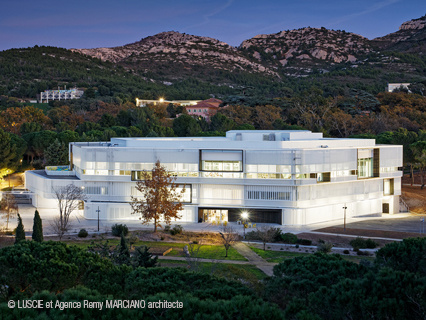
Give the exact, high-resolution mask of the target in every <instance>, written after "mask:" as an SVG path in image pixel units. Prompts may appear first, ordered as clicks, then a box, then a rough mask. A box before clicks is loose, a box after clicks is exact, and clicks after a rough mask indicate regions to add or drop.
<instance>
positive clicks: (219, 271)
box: [159, 260, 266, 283]
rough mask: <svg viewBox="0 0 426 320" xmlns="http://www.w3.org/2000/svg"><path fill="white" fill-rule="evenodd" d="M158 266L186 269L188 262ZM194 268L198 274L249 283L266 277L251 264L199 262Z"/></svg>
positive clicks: (164, 261)
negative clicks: (202, 273) (207, 274)
mask: <svg viewBox="0 0 426 320" xmlns="http://www.w3.org/2000/svg"><path fill="white" fill-rule="evenodd" d="M159 265H160V266H164V267H183V268H188V262H187V261H182V260H159ZM196 268H197V270H198V271H200V272H204V273H209V274H213V275H216V276H218V277H223V278H227V279H230V280H231V279H232V280H245V281H248V282H251V283H255V282H257V281H258V280H263V279H264V278H265V277H266V274H265V273H263V271H261V270H259V269H258V268H256V267H255V266H254V265H251V264H232V263H214V262H199V263H198V264H197V266H196ZM189 269H191V268H189Z"/></svg>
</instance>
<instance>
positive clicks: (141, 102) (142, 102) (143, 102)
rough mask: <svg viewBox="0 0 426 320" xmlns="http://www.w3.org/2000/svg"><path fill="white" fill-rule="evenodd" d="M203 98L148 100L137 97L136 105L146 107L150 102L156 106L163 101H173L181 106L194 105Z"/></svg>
mask: <svg viewBox="0 0 426 320" xmlns="http://www.w3.org/2000/svg"><path fill="white" fill-rule="evenodd" d="M200 101H201V100H164V99H163V98H160V99H158V100H147V99H138V98H136V107H146V106H147V105H148V104H152V105H154V106H156V105H157V104H162V103H167V104H169V103H172V104H175V105H179V106H184V107H185V106H193V105H196V104H197V103H198V102H200Z"/></svg>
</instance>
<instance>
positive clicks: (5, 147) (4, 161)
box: [0, 129, 16, 179]
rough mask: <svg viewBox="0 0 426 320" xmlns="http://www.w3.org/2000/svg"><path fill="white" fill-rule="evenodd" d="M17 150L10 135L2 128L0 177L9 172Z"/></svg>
mask: <svg viewBox="0 0 426 320" xmlns="http://www.w3.org/2000/svg"><path fill="white" fill-rule="evenodd" d="M15 151H16V148H15V146H14V145H13V144H12V141H11V138H10V135H9V134H8V133H7V132H4V131H3V130H2V129H0V179H2V178H3V176H5V175H7V174H9V166H10V165H11V164H12V162H13V159H14V157H15V156H16V154H15Z"/></svg>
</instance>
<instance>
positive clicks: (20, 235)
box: [15, 213, 25, 244]
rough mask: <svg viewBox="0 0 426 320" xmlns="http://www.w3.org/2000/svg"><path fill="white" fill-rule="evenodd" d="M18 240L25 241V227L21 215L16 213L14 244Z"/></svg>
mask: <svg viewBox="0 0 426 320" xmlns="http://www.w3.org/2000/svg"><path fill="white" fill-rule="evenodd" d="M19 241H25V229H24V224H23V223H22V219H21V215H20V214H19V213H18V226H17V227H16V234H15V244H16V243H18V242H19Z"/></svg>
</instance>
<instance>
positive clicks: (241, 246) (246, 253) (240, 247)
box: [232, 242, 276, 276]
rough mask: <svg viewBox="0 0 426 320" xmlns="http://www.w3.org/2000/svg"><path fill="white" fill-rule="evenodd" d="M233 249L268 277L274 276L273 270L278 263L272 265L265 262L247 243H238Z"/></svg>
mask: <svg viewBox="0 0 426 320" xmlns="http://www.w3.org/2000/svg"><path fill="white" fill-rule="evenodd" d="M232 247H233V248H234V249H235V250H237V251H238V253H239V254H241V255H242V256H243V257H244V258H246V259H247V260H248V263H249V264H252V265H254V266H255V267H257V268H258V269H260V270H262V271H263V272H264V273H265V274H266V275H268V276H272V275H273V274H274V272H273V269H274V266H275V265H276V263H270V262H267V261H265V260H264V259H263V258H262V257H260V256H259V255H257V254H256V253H255V252H254V251H253V250H251V249H250V248H249V247H248V246H247V245H246V244H245V243H243V242H236V243H234V244H233V245H232Z"/></svg>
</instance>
